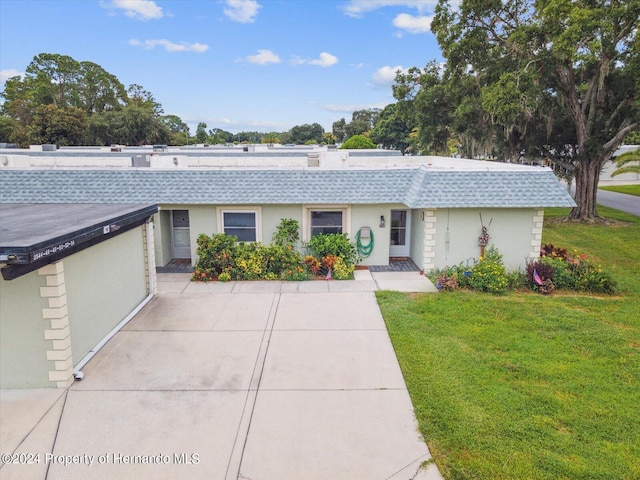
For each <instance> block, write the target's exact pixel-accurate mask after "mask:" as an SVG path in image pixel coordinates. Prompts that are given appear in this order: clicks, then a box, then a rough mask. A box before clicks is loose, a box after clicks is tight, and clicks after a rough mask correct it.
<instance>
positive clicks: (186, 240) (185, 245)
mask: <svg viewBox="0 0 640 480" xmlns="http://www.w3.org/2000/svg"><path fill="white" fill-rule="evenodd" d="M190 238H191V237H190V235H189V210H172V211H171V254H172V255H173V258H191V239H190Z"/></svg>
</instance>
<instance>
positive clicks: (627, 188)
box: [599, 185, 640, 197]
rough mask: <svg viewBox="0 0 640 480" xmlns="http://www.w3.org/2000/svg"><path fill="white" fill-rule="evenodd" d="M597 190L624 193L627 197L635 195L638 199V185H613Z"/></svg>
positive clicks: (639, 193) (639, 195)
mask: <svg viewBox="0 0 640 480" xmlns="http://www.w3.org/2000/svg"><path fill="white" fill-rule="evenodd" d="M599 188H601V189H602V190H609V191H611V192H618V193H626V194H627V195H636V196H638V197H640V185H614V186H607V187H599Z"/></svg>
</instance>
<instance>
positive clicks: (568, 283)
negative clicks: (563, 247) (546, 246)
mask: <svg viewBox="0 0 640 480" xmlns="http://www.w3.org/2000/svg"><path fill="white" fill-rule="evenodd" d="M540 262H541V263H542V264H543V265H548V266H550V267H551V268H552V269H553V275H552V276H551V277H550V278H551V281H553V284H554V285H555V286H556V288H559V289H564V290H574V289H575V288H576V277H575V275H574V274H573V271H572V270H571V268H569V264H568V263H567V262H566V260H564V259H563V258H562V257H541V258H540Z"/></svg>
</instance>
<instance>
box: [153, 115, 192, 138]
mask: <svg viewBox="0 0 640 480" xmlns="http://www.w3.org/2000/svg"><path fill="white" fill-rule="evenodd" d="M160 121H161V122H162V123H163V124H164V126H165V127H166V128H167V130H168V131H169V144H170V145H184V144H185V143H188V141H189V125H187V124H186V123H184V122H183V121H182V119H181V118H180V117H179V116H177V115H164V116H162V117H160Z"/></svg>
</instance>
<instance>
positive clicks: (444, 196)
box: [0, 167, 574, 208]
mask: <svg viewBox="0 0 640 480" xmlns="http://www.w3.org/2000/svg"><path fill="white" fill-rule="evenodd" d="M0 185H2V186H1V187H0V203H159V204H185V205H186V204H217V205H240V204H303V203H308V204H314V203H316V204H320V203H322V204H326V203H329V204H332V203H335V204H338V203H341V204H342V203H347V204H371V203H400V204H405V205H407V206H408V207H410V208H465V207H484V208H488V207H507V208H510V207H552V206H555V207H569V206H573V205H574V203H573V199H572V198H571V196H570V195H569V194H568V192H567V190H566V188H565V187H563V186H562V184H560V182H559V181H558V179H557V178H556V177H555V175H554V174H553V172H551V171H550V170H546V169H540V170H539V171H538V170H522V171H513V170H511V171H432V170H429V169H428V168H426V167H413V168H411V167H409V168H397V169H395V168H394V169H392V168H390V169H355V168H353V169H346V168H345V169H340V170H324V169H318V170H315V169H214V170H151V169H149V170H145V169H135V170H134V169H126V170H125V169H123V170H118V169H102V170H98V169H95V170H94V169H86V170H80V169H78V170H63V169H41V170H36V169H24V170H21V169H15V170H12V169H2V170H0Z"/></svg>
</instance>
